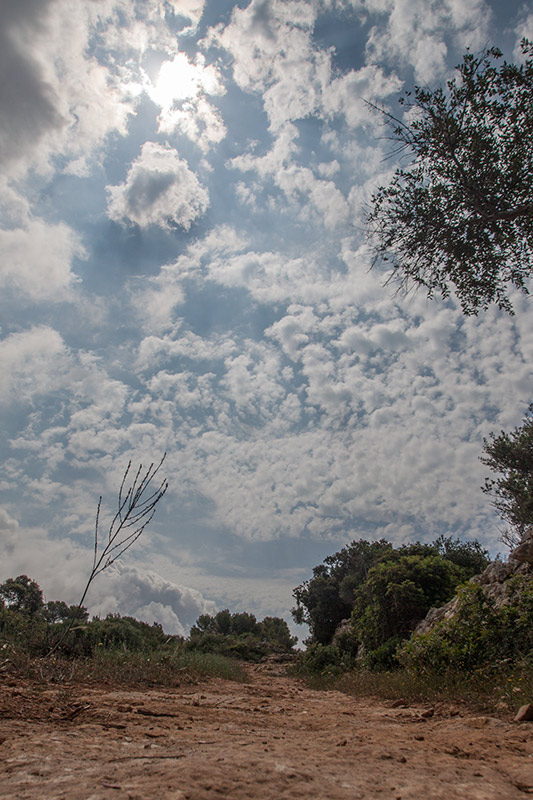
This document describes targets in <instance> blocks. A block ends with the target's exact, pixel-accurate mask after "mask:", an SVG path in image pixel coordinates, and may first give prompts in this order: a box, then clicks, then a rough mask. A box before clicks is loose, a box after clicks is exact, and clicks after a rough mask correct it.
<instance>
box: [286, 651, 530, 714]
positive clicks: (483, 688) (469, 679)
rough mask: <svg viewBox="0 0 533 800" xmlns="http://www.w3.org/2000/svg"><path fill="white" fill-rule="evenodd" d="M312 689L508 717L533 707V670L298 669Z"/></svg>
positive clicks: (523, 667)
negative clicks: (452, 706)
mask: <svg viewBox="0 0 533 800" xmlns="http://www.w3.org/2000/svg"><path fill="white" fill-rule="evenodd" d="M292 674H296V675H298V676H299V677H300V678H303V679H304V680H305V682H306V684H307V685H308V686H309V687H310V688H314V689H317V690H331V689H336V690H337V691H341V692H345V693H346V694H349V695H352V696H354V697H369V696H373V697H377V698H379V699H382V700H402V701H403V702H405V703H413V704H414V703H428V702H429V703H437V702H444V703H450V704H461V705H464V706H466V707H468V708H471V709H472V710H476V711H485V712H490V713H493V714H494V713H496V714H497V713H501V714H507V713H509V712H514V711H516V709H518V708H519V707H520V706H521V705H524V704H526V703H531V702H533V669H532V667H531V665H530V664H528V663H527V662H526V663H524V664H522V665H519V666H515V667H513V668H512V669H511V668H508V667H507V665H506V664H505V663H504V664H500V665H496V666H491V667H485V668H483V669H479V670H476V671H475V672H473V673H470V674H466V673H464V672H461V671H459V670H457V671H452V670H450V671H448V672H444V673H443V672H439V673H433V674H426V675H420V674H415V673H412V672H408V671H406V670H397V671H394V672H368V671H364V670H353V671H350V672H346V673H344V674H340V675H339V674H335V673H333V672H327V671H325V672H323V673H321V674H317V673H304V672H302V671H301V670H299V671H295V670H292Z"/></svg>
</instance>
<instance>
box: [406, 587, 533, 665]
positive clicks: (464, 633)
mask: <svg viewBox="0 0 533 800" xmlns="http://www.w3.org/2000/svg"><path fill="white" fill-rule="evenodd" d="M506 586H507V591H508V592H509V596H508V601H507V602H506V604H504V605H502V606H501V607H500V608H497V607H496V605H495V603H494V601H493V600H491V598H490V597H487V595H486V594H485V593H484V592H483V590H482V588H481V586H478V585H476V584H469V585H467V586H465V587H463V588H462V589H461V590H460V592H459V593H458V597H459V604H458V607H457V609H456V612H455V614H454V615H453V617H451V618H450V619H447V620H443V621H442V622H440V623H438V624H437V625H435V626H434V627H433V628H432V629H431V630H430V631H429V632H428V633H424V634H420V635H418V636H412V637H411V639H410V640H409V641H407V642H405V643H404V644H403V645H402V647H401V648H400V649H399V650H398V654H397V657H398V660H399V662H400V663H401V664H402V666H403V667H405V669H406V670H408V671H411V672H414V673H417V674H419V675H423V674H430V673H444V672H446V671H447V670H450V669H453V670H460V671H463V672H474V671H476V670H479V669H490V668H491V667H492V666H493V665H495V664H502V663H504V664H510V665H513V664H516V663H521V662H523V661H524V659H525V660H526V661H528V660H529V659H533V578H532V577H531V576H525V575H517V576H515V577H514V578H512V579H510V580H509V581H508V582H507V585H506Z"/></svg>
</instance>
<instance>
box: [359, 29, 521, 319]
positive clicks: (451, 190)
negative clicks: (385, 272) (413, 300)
mask: <svg viewBox="0 0 533 800" xmlns="http://www.w3.org/2000/svg"><path fill="white" fill-rule="evenodd" d="M521 46H522V52H523V53H524V56H526V61H525V63H524V64H522V65H520V66H518V65H515V64H508V63H506V62H503V63H500V64H499V65H498V63H497V62H498V61H499V60H500V59H501V57H502V53H501V52H500V51H499V50H498V49H497V48H491V49H490V50H487V51H486V52H484V53H482V54H481V55H480V56H479V57H476V56H474V55H472V54H471V53H467V54H466V55H465V56H464V58H463V63H462V64H460V65H459V66H458V67H457V70H458V73H459V77H458V79H457V80H452V81H449V82H448V84H447V90H444V89H442V88H439V89H436V90H430V89H428V88H426V87H419V86H417V87H415V89H414V96H413V94H412V93H411V92H407V94H406V96H405V97H404V98H402V99H401V100H400V102H401V103H403V104H404V106H406V107H407V109H408V110H409V112H410V117H409V121H407V122H404V121H401V120H399V119H397V118H396V117H394V116H392V115H390V114H386V116H387V117H388V121H389V123H390V124H391V126H392V129H393V139H394V141H395V142H396V143H397V144H398V151H399V152H403V154H404V155H405V156H407V157H409V158H410V160H411V164H410V166H408V167H406V168H404V169H398V170H397V171H396V173H395V176H394V178H393V180H392V183H391V184H390V185H389V186H386V187H380V188H379V189H378V190H377V192H376V193H375V194H374V196H373V198H372V209H371V212H370V214H369V216H368V222H369V228H370V234H371V237H372V239H373V241H374V243H375V261H377V262H379V261H386V262H388V263H389V264H390V266H391V267H392V279H394V280H398V281H399V282H400V284H401V285H404V286H405V285H409V284H411V283H414V284H415V285H416V284H418V285H421V286H424V287H425V288H426V289H427V292H428V296H432V295H433V294H435V293H436V292H438V293H441V294H442V295H443V296H444V297H446V296H447V295H448V294H449V293H450V289H451V287H452V286H453V287H454V288H455V291H456V293H457V296H458V298H459V300H460V302H461V305H462V308H463V311H464V313H465V314H477V313H478V311H479V310H480V309H485V308H487V306H488V305H489V304H490V303H493V302H495V303H497V305H498V306H499V307H500V308H503V309H505V310H507V311H509V312H511V313H512V306H511V303H510V300H509V297H508V294H507V292H508V288H509V286H515V287H517V288H519V289H521V290H522V291H523V292H524V293H527V288H526V280H527V278H528V277H529V276H530V275H531V274H532V272H533V260H532V243H533V196H532V191H533V190H532V186H533V61H532V60H531V56H532V55H533V45H532V44H531V43H530V42H528V41H527V40H525V39H524V40H523V41H522V43H521Z"/></svg>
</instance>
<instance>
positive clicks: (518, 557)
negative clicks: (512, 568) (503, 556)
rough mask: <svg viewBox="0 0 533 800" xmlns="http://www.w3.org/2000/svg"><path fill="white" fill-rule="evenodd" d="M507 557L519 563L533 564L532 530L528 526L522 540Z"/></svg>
mask: <svg viewBox="0 0 533 800" xmlns="http://www.w3.org/2000/svg"><path fill="white" fill-rule="evenodd" d="M509 558H510V559H511V560H512V561H518V563H519V564H523V563H526V564H533V532H532V531H531V528H529V531H528V533H527V535H526V537H525V538H524V541H523V542H522V543H521V544H519V545H518V547H515V549H514V550H513V551H512V552H511V554H510V556H509Z"/></svg>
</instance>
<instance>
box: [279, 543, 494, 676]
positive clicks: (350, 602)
mask: <svg viewBox="0 0 533 800" xmlns="http://www.w3.org/2000/svg"><path fill="white" fill-rule="evenodd" d="M488 563H489V562H488V557H487V553H486V552H485V551H484V550H483V549H482V548H481V546H480V545H479V544H478V542H461V541H459V540H457V539H452V538H444V537H440V538H439V539H437V540H436V541H435V542H433V544H429V545H425V544H420V543H418V542H417V543H415V544H409V545H403V546H402V547H399V548H394V547H393V545H392V544H390V543H389V542H387V541H385V540H381V541H379V542H372V543H370V542H366V541H364V540H361V541H359V542H352V544H351V545H349V546H348V547H345V548H343V549H342V550H341V551H339V552H338V553H335V554H334V555H332V556H328V558H326V559H325V560H324V564H321V565H320V566H318V567H315V569H314V570H313V577H312V578H311V580H310V581H307V582H306V583H304V584H302V585H301V586H299V587H297V588H296V589H295V590H294V596H295V598H296V601H297V607H296V608H295V609H294V610H293V615H294V617H295V619H296V621H298V622H307V623H308V624H309V627H310V629H311V637H310V639H309V640H308V645H309V653H308V654H306V655H305V656H304V662H305V663H306V664H308V665H309V668H310V669H314V667H313V666H312V665H313V664H314V663H315V661H316V659H317V657H318V653H320V658H319V660H324V659H326V660H327V662H328V664H329V669H335V668H340V667H341V666H346V664H348V663H352V664H354V663H355V659H356V657H357V656H358V658H359V663H360V664H361V665H363V666H365V667H367V668H370V669H390V668H391V667H394V666H395V665H396V666H397V661H396V655H395V653H396V650H397V648H398V645H399V644H400V643H401V642H402V641H403V640H405V639H406V638H408V637H409V636H410V635H411V633H412V631H413V630H414V628H415V626H416V624H417V623H418V622H419V621H420V620H421V619H423V618H424V617H425V615H426V614H427V612H428V610H429V609H430V608H432V607H434V606H440V605H443V604H444V603H445V602H446V601H447V600H449V599H450V598H451V597H453V595H454V593H455V590H456V588H457V587H458V586H459V585H460V584H461V583H463V582H464V581H466V580H468V578H471V577H472V576H473V575H475V574H477V573H479V572H481V571H482V570H483V569H484V568H485V567H486V566H487V564H488ZM343 620H349V624H345V625H344V626H341V627H340V628H339V625H340V623H341V622H342V621H343ZM316 645H323V646H326V647H330V646H331V645H334V646H333V647H332V648H330V649H328V650H319V649H317V647H316Z"/></svg>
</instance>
